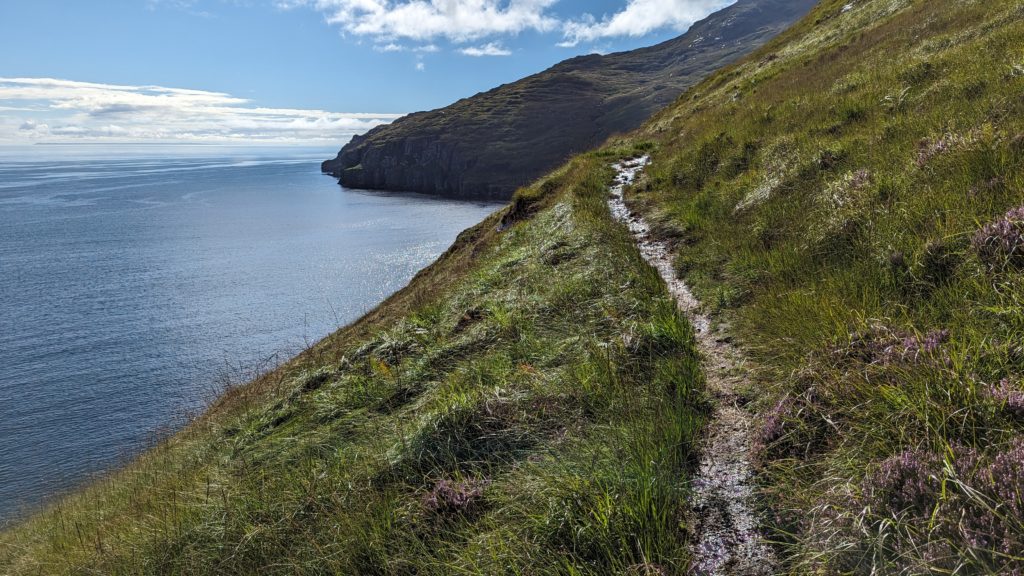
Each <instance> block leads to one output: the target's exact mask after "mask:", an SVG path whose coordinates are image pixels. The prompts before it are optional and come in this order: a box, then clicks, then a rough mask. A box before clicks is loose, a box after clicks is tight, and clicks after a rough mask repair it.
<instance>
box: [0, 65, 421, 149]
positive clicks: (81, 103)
mask: <svg viewBox="0 0 1024 576" xmlns="http://www.w3.org/2000/svg"><path fill="white" fill-rule="evenodd" d="M0 112H2V114H0V143H4V144H25V143H40V142H41V143H49V142H137V141H147V142H152V141H155V142H167V143H175V142H189V143H224V144H259V143H263V144H271V143H277V144H289V143H321V142H323V143H327V142H330V143H336V142H338V141H340V140H343V139H345V138H348V137H351V136H352V135H354V134H359V133H362V132H365V131H367V130H369V129H371V128H373V127H375V126H379V125H381V124H386V123H388V122H390V121H392V120H394V119H395V118H398V117H399V116H401V114H383V113H338V112H327V111H324V110H302V109H291V108H265V107H259V106H254V105H253V104H252V102H251V101H250V100H248V99H245V98H239V97H236V96H232V95H230V94H226V93H222V92H209V91H205V90H191V89H182V88H168V87H163V86H126V85H117V84H98V83H91V82H77V81H72V80H61V79H54V78H3V77H0Z"/></svg>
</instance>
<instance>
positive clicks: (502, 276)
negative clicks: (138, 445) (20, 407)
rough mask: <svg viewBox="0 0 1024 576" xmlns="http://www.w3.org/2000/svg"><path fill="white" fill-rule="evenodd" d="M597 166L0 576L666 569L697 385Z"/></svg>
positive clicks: (185, 435)
mask: <svg viewBox="0 0 1024 576" xmlns="http://www.w3.org/2000/svg"><path fill="white" fill-rule="evenodd" d="M628 152H629V151H628V150H625V151H623V153H628ZM614 155H615V153H605V154H603V155H589V156H583V157H580V158H578V159H576V160H575V161H573V162H572V163H570V164H569V165H568V166H566V167H565V168H563V169H562V170H561V171H559V172H558V173H556V174H555V175H553V176H552V177H551V178H549V179H548V180H546V181H543V182H540V183H538V184H537V185H536V186H535V187H533V188H530V189H525V190H523V191H522V192H521V193H520V194H519V196H518V197H517V199H516V200H515V201H514V202H513V204H512V205H511V206H510V207H509V208H508V209H506V210H504V211H502V212H500V213H499V214H497V215H495V216H494V217H492V218H490V219H488V220H487V221H485V222H483V223H481V224H480V225H479V226H477V227H475V228H473V229H471V230H468V231H467V232H465V233H463V234H462V235H461V236H460V238H459V240H458V241H457V242H456V245H455V246H453V247H452V249H450V250H449V251H448V253H446V254H445V255H444V256H442V258H441V259H440V260H439V261H438V262H437V263H435V264H434V265H433V266H431V267H430V268H428V269H427V270H425V271H424V272H422V273H420V274H419V275H418V276H417V277H416V279H415V280H414V281H413V282H412V284H411V285H410V286H409V287H408V288H406V289H404V290H403V291H401V292H400V293H398V294H396V295H395V296H394V297H392V298H391V299H389V300H388V301H387V302H385V303H384V304H383V305H382V306H381V307H380V308H378V309H377V310H375V311H373V312H371V313H370V314H369V315H367V317H366V318H364V319H363V320H361V321H360V322H358V323H356V324H355V325H353V326H351V327H349V328H346V329H344V330H341V331H340V332H338V333H337V334H334V335H332V336H330V337H329V338H327V339H325V340H324V341H323V342H321V343H319V344H317V345H316V346H314V347H313V348H312V349H310V350H309V351H307V352H306V353H304V354H303V355H301V356H300V357H298V358H296V359H295V360H293V361H291V362H290V363H288V364H286V365H285V366H283V367H282V368H280V369H278V370H276V371H274V372H272V373H270V374H268V375H267V376H265V377H263V378H261V379H259V380H257V381H256V382H254V383H252V384H250V385H248V386H244V387H240V388H237V389H234V390H232V391H230V392H229V394H228V395H226V396H225V397H224V398H222V399H221V400H220V401H219V403H218V404H217V405H216V406H214V407H213V408H212V409H211V411H210V412H209V413H208V414H206V415H205V416H204V417H202V418H201V419H199V420H198V421H196V422H194V423H193V424H192V425H191V426H190V427H189V428H188V429H186V430H185V431H183V432H181V433H180V434H178V435H176V436H174V437H172V438H170V439H169V440H168V441H167V442H166V443H165V444H163V445H161V446H160V447H158V448H156V449H154V450H152V451H150V452H148V453H146V454H144V455H142V456H141V457H140V458H139V459H138V460H137V461H136V462H134V463H133V464H131V465H129V466H128V467H126V468H125V469H124V470H122V471H120V472H117V473H114V474H112V475H111V476H110V477H109V478H107V479H105V480H103V481H100V482H97V483H96V484H95V485H93V486H91V487H89V488H87V489H85V490H83V491H81V492H78V493H76V494H72V495H70V496H68V497H66V498H63V499H61V500H60V501H59V502H57V503H55V504H53V505H52V506H50V507H49V508H47V509H45V510H43V511H41V512H39V513H38V514H36V515H35V516H33V517H31V518H30V519H28V520H27V521H26V522H23V523H21V524H19V525H16V526H14V527H13V528H11V529H9V530H7V531H6V532H3V533H0V573H4V574H59V573H65V574H253V573H261V574H362V575H369V574H504V573H507V574H538V573H565V574H610V573H635V574H646V573H653V571H655V570H666V571H670V572H673V573H681V572H682V571H683V570H684V569H685V567H686V566H687V563H688V553H687V550H686V525H685V522H684V512H685V510H686V496H687V492H688V485H687V474H688V471H689V469H690V468H691V467H692V465H693V451H692V446H693V445H694V442H695V438H696V437H697V436H698V435H699V428H700V426H701V422H702V406H703V402H702V389H703V380H702V375H701V372H700V370H699V364H698V360H697V358H696V356H695V352H694V347H693V335H692V333H691V331H690V328H689V325H688V324H687V323H686V321H685V320H684V319H683V318H681V317H680V315H679V314H678V312H677V310H676V307H675V305H674V303H673V302H672V301H671V300H670V298H669V296H668V294H667V292H666V290H665V288H664V287H663V285H662V283H661V281H660V279H659V277H658V275H657V273H656V272H655V271H654V270H653V269H651V268H649V267H648V266H647V265H646V264H644V263H643V261H642V260H641V258H640V257H639V255H638V254H637V253H636V251H635V249H634V248H633V244H632V241H631V238H630V237H629V235H628V232H626V231H625V230H624V229H623V228H621V227H620V226H617V225H613V224H611V220H610V216H609V214H608V210H607V207H606V204H605V201H604V200H605V197H606V194H607V192H606V190H607V188H606V187H607V184H608V182H609V181H610V178H611V174H612V173H611V170H610V169H609V167H608V163H609V161H610V159H611V158H612V157H613V156H614ZM499 224H500V225H499Z"/></svg>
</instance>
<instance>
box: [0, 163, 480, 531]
mask: <svg viewBox="0 0 1024 576" xmlns="http://www.w3.org/2000/svg"><path fill="white" fill-rule="evenodd" d="M118 152H119V153H118ZM333 152H334V151H333V150H306V149H304V150H294V149H293V150H288V151H270V150H260V151H252V150H249V151H246V150H226V149H224V150H221V149H201V150H184V149H176V150H174V151H172V152H166V151H160V152H159V153H156V152H155V151H151V152H148V153H147V152H146V151H145V150H144V151H143V153H142V154H138V153H137V152H135V154H134V156H126V154H125V153H126V151H117V150H113V151H112V150H102V151H99V150H95V149H89V148H85V149H45V150H42V151H39V150H33V151H32V152H31V153H24V152H17V153H14V152H12V151H6V152H5V151H3V150H0V524H2V523H3V521H4V520H5V519H7V520H9V519H11V518H14V517H15V516H16V515H17V514H18V513H20V512H22V511H24V510H25V509H26V507H31V506H36V505H38V504H39V503H40V502H42V501H43V500H44V499H45V498H46V497H47V496H50V495H53V494H57V493H60V492H61V491H64V490H67V489H69V488H70V487H73V486H74V485H76V484H80V483H81V482H83V481H85V480H86V479H88V477H89V476H90V475H92V474H94V473H97V472H100V471H103V470H105V469H109V468H110V467H111V466H114V465H116V464H117V463H119V462H121V461H123V459H124V458H126V457H128V456H130V455H131V454H132V453H133V452H134V451H137V450H138V449H140V448H141V447H143V446H145V445H146V443H147V442H148V441H149V439H150V438H151V437H152V434H153V432H154V431H155V430H157V429H160V428H164V427H167V426H174V425H175V424H176V423H179V422H180V421H181V415H182V414H186V413H189V412H194V411H196V410H198V409H201V407H202V405H203V403H204V402H206V401H208V400H209V395H210V393H211V391H212V390H213V389H214V388H215V382H216V381H217V380H218V379H221V378H224V377H234V378H238V377H239V376H240V375H242V374H244V373H245V372H246V371H247V370H250V369H252V368H254V367H257V366H258V365H259V364H260V363H261V362H262V361H264V360H265V359H268V358H272V357H273V356H274V355H275V354H277V355H278V358H280V359H284V358H285V357H287V356H288V355H290V354H293V353H294V352H296V351H297V350H299V349H301V348H302V347H303V346H305V345H306V344H308V343H311V342H314V341H316V340H318V339H319V338H321V337H323V336H325V335H326V334H328V333H330V332H331V331H333V330H335V329H336V328H338V327H339V326H340V325H343V324H346V323H348V322H350V321H352V320H354V319H355V318H357V317H358V316H359V315H360V314H362V313H363V312H365V311H367V310H368V309H370V308H372V307H373V306H375V305H376V304H377V303H379V302H380V301H381V300H382V299H384V298H385V297H387V296H388V295H389V294H391V293H392V292H394V291H395V290H397V289H399V288H401V287H402V286H403V285H404V284H405V283H406V282H408V280H409V279H410V278H411V277H412V275H413V274H415V272H416V271H417V270H419V269H420V268H422V267H423V266H424V265H426V264H428V263H429V262H431V261H432V260H433V259H434V258H436V257H437V256H438V255H439V254H440V253H441V252H442V251H443V250H444V249H445V248H447V246H448V245H449V244H450V243H451V242H452V241H453V240H454V238H455V236H456V235H457V234H458V232H459V231H461V230H463V229H465V228H467V227H468V226H471V225H472V224H475V223H476V222H479V221H480V220H481V219H483V217H484V216H486V215H487V214H488V213H490V212H492V211H493V210H494V209H495V208H496V207H495V205H493V204H490V205H488V204H474V203H464V202H454V201H444V200H437V199H431V198H428V197H424V196H414V195H401V194H380V193H367V192H359V191H353V190H345V189H342V188H340V187H339V186H338V185H337V183H336V182H335V181H334V180H333V179H331V178H329V177H327V176H323V175H321V174H320V173H319V165H318V162H319V160H321V159H323V158H327V157H328V156H329V155H331V154H333Z"/></svg>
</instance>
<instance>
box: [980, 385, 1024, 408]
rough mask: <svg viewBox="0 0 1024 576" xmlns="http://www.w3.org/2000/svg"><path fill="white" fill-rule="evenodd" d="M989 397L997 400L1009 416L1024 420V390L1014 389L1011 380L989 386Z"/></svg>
mask: <svg viewBox="0 0 1024 576" xmlns="http://www.w3.org/2000/svg"><path fill="white" fill-rule="evenodd" d="M987 392H988V396H989V397H990V398H992V399H993V400H995V401H996V402H997V403H998V404H999V405H1000V406H1001V407H1002V408H1003V410H1005V411H1006V412H1007V413H1008V414H1010V415H1011V416H1015V417H1017V418H1024V390H1021V389H1019V388H1016V387H1014V386H1013V385H1012V384H1011V383H1010V379H1009V378H1003V379H1002V380H1000V381H999V384H996V385H992V386H989V388H988V390H987Z"/></svg>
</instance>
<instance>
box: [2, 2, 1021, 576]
mask: <svg viewBox="0 0 1024 576" xmlns="http://www.w3.org/2000/svg"><path fill="white" fill-rule="evenodd" d="M1022 39H1024V5H1022V4H1021V3H1020V2H1015V1H1009V0H990V1H987V2H981V1H966V0H928V1H911V0H854V1H853V2H848V1H847V0H823V1H822V2H821V4H820V5H819V6H818V7H817V8H815V10H814V11H813V12H812V13H811V14H810V15H809V16H808V17H807V18H806V19H804V20H803V21H802V22H801V23H800V24H798V25H797V26H796V27H794V28H793V29H791V30H789V31H788V32H786V33H784V34H783V35H781V36H780V37H779V38H777V39H776V40H774V41H773V42H771V43H770V44H769V45H767V46H766V47H765V48H764V49H762V50H761V51H760V52H758V53H756V54H755V55H753V56H752V57H751V58H748V59H746V60H744V61H743V62H741V63H739V64H738V65H736V66H733V67H731V68H729V69H726V70H724V71H721V72H719V73H717V74H715V75H713V76H711V77H709V78H708V79H707V80H706V81H705V82H703V83H702V84H700V85H698V86H697V87H695V88H694V89H692V90H691V91H689V92H688V93H686V94H684V95H683V96H682V97H681V98H680V99H679V100H678V101H677V102H676V103H674V104H673V105H672V106H670V107H669V108H667V109H666V110H664V111H663V112H662V113H660V114H659V115H657V116H656V117H655V118H653V119H652V120H651V121H650V122H649V123H648V124H647V125H646V126H645V127H644V128H643V129H641V130H640V131H639V132H637V133H635V134H633V135H631V136H629V137H626V138H622V139H619V140H617V141H616V142H613V143H612V144H610V145H609V146H608V147H606V148H605V149H604V150H602V151H598V152H592V153H589V154H586V155H583V156H580V157H578V158H576V159H574V160H573V161H571V162H570V163H569V164H568V165H566V166H565V167H563V168H561V169H560V170H558V171H556V172H555V173H553V174H551V175H550V176H549V177H547V178H546V179H543V180H541V181H540V182H538V183H536V184H535V185H533V186H531V187H528V188H525V189H523V190H521V191H520V192H519V193H518V194H517V196H516V198H515V199H514V200H513V203H512V204H511V206H510V207H509V208H508V209H506V210H504V211H502V212H501V213H499V214H497V215H496V216H494V217H493V218H491V219H489V220H488V221H486V222H484V223H482V224H481V225H479V226H477V227H476V228H474V229H471V230H469V231H467V232H466V233H464V234H463V235H462V236H461V237H460V239H459V240H458V242H457V243H456V245H455V246H454V247H453V248H452V249H451V250H450V251H449V252H448V253H447V254H446V255H444V256H443V257H442V258H441V259H440V260H439V261H438V262H437V263H436V264H435V265H433V266H432V267H430V268H429V269H427V270H426V271H424V272H423V273H421V274H420V275H419V276H418V277H417V278H416V279H415V280H414V281H413V283H412V284H411V286H410V287H409V288H407V289H405V290H403V291H402V292H400V293H399V294H397V295H396V296H395V297H393V298H392V299H390V300H388V301H387V302H386V303H384V304H383V305H382V306H381V307H380V308H379V309H377V310H375V311H374V312H372V313H371V314H369V315H368V316H367V317H366V318H364V319H363V320H361V321H360V322H358V323H357V324H355V325H353V326H352V327H349V328H347V329H345V330H342V331H340V332H339V333H337V334H335V335H333V336H331V337H330V338H328V339H326V340H325V341H323V342H321V343H320V344H318V345H317V346H315V347H314V348H312V349H311V350H309V351H308V352H306V353H305V354H303V355H302V356H301V357H299V358H297V359H296V360H294V361H293V362H291V363H289V364H288V365H286V366H284V367H283V368H281V369H280V370H277V371H275V372H274V373H272V374H270V375H268V376H266V377H264V378H262V379H260V380H259V381H257V382H254V383H253V384H251V385H249V386H246V387H243V388H239V389H236V390H233V391H231V392H230V393H229V394H228V395H227V396H225V398H224V399H223V400H222V401H221V402H220V403H219V404H218V406H216V407H215V408H214V410H212V411H211V412H210V413H209V414H208V415H207V416H206V417H204V418H203V419H202V420H200V421H198V422H196V423H195V424H194V425H193V426H192V427H190V428H189V429H188V430H186V431H185V432H183V433H182V434H179V435H178V436H175V437H174V438H172V439H170V440H168V442H167V443H166V444H165V445H163V446H161V447H160V448H158V449H156V450H154V451H152V452H150V453H148V454H146V455H144V456H143V457H141V458H140V459H139V460H138V462H136V463H135V464H134V465H132V466H130V467H128V468H127V469H126V470H124V471H123V472H120V473H118V474H115V475H113V476H112V477H111V478H110V479H109V480H107V481H105V482H101V483H98V484H97V485H95V486H94V487H92V488H91V489H89V490H86V491H84V492H81V493H79V494H77V495H74V496H71V497H69V498H66V499H65V500H63V501H62V502H60V503H58V504H56V505H54V506H53V507H52V508H50V509H48V510H45V511H43V512H41V513H40V514H38V515H37V516H35V517H34V518H32V519H30V520H29V521H28V522H26V523H24V524H22V525H19V526H17V527H14V528H13V529H11V530H8V531H7V532H4V533H2V534H0V572H2V573H12V574H38V573H44V574H45V573H73V574H89V573H103V574H108V573H112V574H150V573H153V574H155V573H181V574H184V573H188V574H192V573H209V574H246V573H253V572H257V571H258V572H260V573H266V574H293V573H300V574H301V573H317V574H320V573H343V574H496V573H503V574H504V573H508V574H547V573H566V574H611V573H615V574H622V573H626V574H679V573H685V570H686V567H687V565H688V563H689V560H690V559H689V555H688V551H687V543H688V526H687V522H686V516H687V515H686V510H687V492H688V486H687V478H688V474H689V472H690V471H691V469H692V467H693V462H694V458H695V454H694V449H693V447H694V446H696V445H697V442H698V439H699V436H700V432H701V424H702V422H703V420H704V419H705V418H704V417H705V415H706V413H707V407H706V406H707V404H706V400H705V398H704V384H703V376H702V374H701V373H700V370H699V368H698V363H697V358H696V355H695V353H694V344H693V334H692V332H691V330H690V328H689V326H688V325H687V324H686V322H685V321H684V320H683V319H682V318H681V317H680V316H679V314H678V312H677V310H676V308H675V306H674V304H673V303H672V302H671V300H670V299H669V297H668V294H667V293H666V291H665V288H664V287H663V285H662V283H661V282H660V280H659V278H658V276H657V274H656V273H655V271H654V270H652V269H651V268H649V267H648V266H646V265H645V264H643V262H642V260H641V259H640V257H639V255H638V254H637V253H636V251H635V249H634V247H633V245H632V241H631V239H630V238H629V235H628V233H627V232H626V231H625V230H624V229H623V228H622V227H621V226H618V225H614V224H612V222H611V220H610V218H609V215H608V210H607V207H606V204H605V199H606V196H607V189H606V186H607V184H608V183H609V181H610V179H611V176H612V173H611V171H610V169H609V168H608V165H609V164H610V163H611V162H612V161H613V160H615V159H617V158H620V157H622V156H625V155H633V154H637V153H639V152H640V151H647V152H649V153H650V154H651V155H652V164H651V165H650V167H649V168H648V169H647V172H646V175H645V176H644V177H643V178H642V179H641V180H640V181H639V182H638V183H637V185H636V186H634V187H633V188H632V189H631V190H630V191H629V193H628V194H627V198H628V200H629V201H630V202H631V204H632V205H633V206H634V207H635V208H636V209H637V210H639V211H641V212H643V213H644V214H646V215H647V217H648V219H649V220H650V221H652V222H654V224H655V226H654V230H655V233H656V234H657V235H658V236H659V237H661V238H664V239H667V240H670V241H672V243H673V245H674V247H675V250H676V252H677V254H678V256H677V258H676V263H677V268H678V271H679V273H680V275H682V276H684V277H686V278H687V279H688V281H689V282H690V283H691V284H692V285H693V287H694V288H695V290H696V292H697V293H698V295H700V296H701V297H702V299H703V301H704V302H705V304H706V306H707V307H708V308H709V309H710V310H711V311H712V312H713V313H714V317H715V319H716V320H717V321H719V322H721V323H723V324H727V325H728V326H729V327H730V328H729V329H730V330H731V332H732V334H733V336H734V338H735V340H736V341H737V342H738V343H739V344H740V345H741V346H742V347H743V348H744V349H745V350H746V351H747V352H748V354H749V355H750V356H751V358H752V360H753V363H754V366H752V368H753V369H754V370H755V372H756V374H757V376H758V382H759V383H760V385H759V386H758V387H757V389H752V390H750V391H749V393H748V394H747V398H746V399H747V400H749V403H748V404H747V405H748V406H750V407H753V409H754V410H756V411H757V412H758V414H759V415H758V421H759V425H758V432H757V434H758V438H757V442H758V465H759V471H760V478H761V480H760V482H761V487H762V489H763V498H762V501H763V506H764V509H765V513H766V517H767V518H768V519H769V521H770V522H769V524H770V525H771V530H772V533H771V535H772V536H773V538H774V540H776V541H777V543H778V547H779V552H780V556H781V558H782V559H783V561H784V562H785V569H786V570H787V571H788V572H790V573H793V574H808V573H815V574H901V573H902V574H924V573H935V574H1020V573H1022V572H1024V557H1022V552H1021V551H1022V550H1024V386H1022V379H1024V345H1022V342H1021V335H1022V334H1024V308H1022V305H1024V208H1022V205H1024V170H1022V167H1024V96H1022V95H1024V41H1022Z"/></svg>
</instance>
